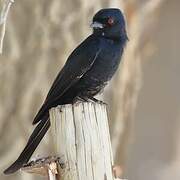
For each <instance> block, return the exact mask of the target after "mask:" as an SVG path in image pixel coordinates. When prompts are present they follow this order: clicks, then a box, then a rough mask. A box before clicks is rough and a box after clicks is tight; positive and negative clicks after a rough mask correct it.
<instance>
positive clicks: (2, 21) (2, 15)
mask: <svg viewBox="0 0 180 180" xmlns="http://www.w3.org/2000/svg"><path fill="white" fill-rule="evenodd" d="M13 2H14V0H6V1H5V2H4V3H2V4H3V5H2V10H1V12H0V54H1V53H2V49H3V40H4V36H5V31H6V21H7V16H8V12H9V9H10V7H11V5H12V3H13Z"/></svg>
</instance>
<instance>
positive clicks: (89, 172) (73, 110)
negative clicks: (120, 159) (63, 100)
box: [50, 102, 114, 180]
mask: <svg viewBox="0 0 180 180" xmlns="http://www.w3.org/2000/svg"><path fill="white" fill-rule="evenodd" d="M50 119H51V131H52V134H53V140H54V153H55V155H56V156H59V157H60V158H62V159H63V161H64V168H60V177H61V178H60V179H61V180H113V179H114V177H113V172H112V165H113V157H112V151H111V142H110V135H109V127H108V118H107V110H106V105H105V104H103V103H92V102H86V103H76V104H73V105H70V104H68V105H63V106H58V107H56V108H53V109H51V110H50Z"/></svg>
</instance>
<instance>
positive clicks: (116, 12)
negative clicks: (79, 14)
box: [91, 8, 128, 40]
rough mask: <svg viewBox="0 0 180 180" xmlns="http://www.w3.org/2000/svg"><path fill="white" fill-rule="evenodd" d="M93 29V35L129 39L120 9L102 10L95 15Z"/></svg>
mask: <svg viewBox="0 0 180 180" xmlns="http://www.w3.org/2000/svg"><path fill="white" fill-rule="evenodd" d="M91 27H92V28H93V33H94V34H98V35H100V36H104V37H107V38H111V39H124V40H127V39H128V37H127V33H126V23H125V19H124V16H123V13H122V12H121V11H120V9H116V8H107V9H101V10H100V11H98V12H97V13H96V14H95V15H94V17H93V22H92V24H91Z"/></svg>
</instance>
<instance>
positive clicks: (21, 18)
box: [0, 0, 180, 180]
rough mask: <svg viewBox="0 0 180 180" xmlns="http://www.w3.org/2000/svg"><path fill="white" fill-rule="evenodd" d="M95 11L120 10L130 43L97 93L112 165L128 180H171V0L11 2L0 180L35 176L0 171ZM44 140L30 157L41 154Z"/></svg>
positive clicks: (177, 101) (175, 97) (0, 86)
mask: <svg viewBox="0 0 180 180" xmlns="http://www.w3.org/2000/svg"><path fill="white" fill-rule="evenodd" d="M2 2H3V0H1V3H2ZM102 7H118V8H120V9H122V10H123V11H124V13H125V15H126V19H127V28H128V34H129V39H130V41H129V42H128V44H127V47H126V51H125V54H124V57H123V61H122V63H121V66H120V68H119V71H118V73H117V74H116V76H115V77H114V79H113V81H112V82H111V83H110V85H109V86H108V87H107V88H106V90H105V92H104V95H103V98H104V99H105V101H106V102H108V105H109V113H110V122H109V123H110V131H111V138H112V146H113V152H114V159H115V163H116V164H120V165H121V167H122V169H123V175H122V177H125V178H128V179H129V180H150V179H153V180H169V179H173V180H179V178H180V171H179V169H180V163H179V161H180V145H179V144H180V143H179V142H180V133H179V132H180V131H179V128H180V123H179V119H180V96H179V92H180V85H179V76H180V71H179V69H180V61H179V58H180V50H179V48H180V36H179V35H178V33H179V32H180V21H179V18H180V11H179V7H180V1H179V0H171V1H168V0H91V1H88V0H66V1H65V2H64V1H62V0H51V1H48V0H39V1H36V0H32V1H28V0H22V1H18V0H15V3H14V4H13V6H12V7H11V10H10V12H9V15H8V22H7V27H6V35H5V41H4V49H3V54H2V55H0V140H1V143H0V162H1V163H0V179H1V180H11V179H13V180H16V179H18V180H19V179H27V180H37V179H40V178H39V177H38V176H35V177H34V176H31V175H29V174H25V173H22V172H19V173H16V174H14V175H11V176H4V175H3V174H2V171H3V169H5V167H7V166H8V165H9V164H10V163H11V162H12V161H13V160H14V159H15V158H16V157H17V156H18V155H19V153H20V151H21V150H22V148H23V147H24V145H25V143H26V141H27V138H28V137H29V135H30V133H31V131H32V129H33V127H32V125H31V122H32V119H33V117H34V115H35V113H36V112H37V110H38V108H39V106H40V105H41V103H42V101H43V99H44V98H45V96H46V93H47V91H48V89H49V87H50V85H51V83H52V81H53V79H54V78H55V76H56V74H57V73H58V71H59V69H60V68H61V67H62V65H63V63H64V62H65V61H66V59H67V56H68V55H69V53H70V52H71V51H72V50H73V49H74V48H75V47H76V46H77V44H78V43H80V42H81V41H82V40H83V39H84V38H85V37H86V36H87V35H88V34H89V33H91V29H90V28H89V24H90V22H91V18H92V16H93V14H94V13H95V12H96V11H97V10H99V9H100V8H102ZM49 137H50V135H47V136H46V138H44V140H43V142H42V143H41V145H40V147H39V148H38V150H37V151H36V153H35V154H34V157H36V156H37V154H41V155H47V154H48V152H49V151H50V149H51V143H50V140H49Z"/></svg>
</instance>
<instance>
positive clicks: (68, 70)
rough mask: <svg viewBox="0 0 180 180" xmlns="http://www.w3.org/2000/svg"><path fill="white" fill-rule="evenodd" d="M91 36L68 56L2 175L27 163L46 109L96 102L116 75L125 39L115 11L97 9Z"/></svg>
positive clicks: (46, 120) (44, 129)
mask: <svg viewBox="0 0 180 180" xmlns="http://www.w3.org/2000/svg"><path fill="white" fill-rule="evenodd" d="M91 27H92V28H93V33H92V34H91V35H90V36H89V37H88V38H87V39H86V40H84V41H83V42H82V43H81V44H80V45H79V46H78V47H77V48H76V49H75V50H74V51H73V52H72V53H71V55H70V56H69V58H68V59H67V62H66V63H65V65H64V67H63V68H62V70H61V71H60V72H59V74H58V75H57V77H56V79H55V81H54V83H53V84H52V87H51V88H50V91H49V93H48V95H47V97H46V99H45V101H44V103H43V105H42V107H41V108H40V110H39V112H38V113H37V115H36V116H35V118H34V121H33V124H36V123H38V124H37V126H36V128H35V130H34V131H33V133H32V135H31V136H30V138H29V140H28V142H27V145H26V146H25V148H24V150H23V151H22V153H21V154H20V156H19V157H18V159H17V160H16V161H15V162H14V163H13V164H12V165H11V166H10V167H9V168H7V169H6V170H5V171H4V173H5V174H10V173H14V172H15V171H17V170H19V169H20V168H21V167H22V166H23V165H24V164H25V163H27V162H28V160H29V159H30V157H31V155H32V154H33V152H34V151H35V149H36V147H37V146H38V144H39V143H40V141H41V139H42V138H43V136H44V135H45V133H46V132H47V130H48V129H49V127H50V120H49V109H50V108H52V107H55V106H57V105H62V104H69V103H73V102H75V101H76V100H78V99H81V100H89V99H91V100H94V101H95V100H96V99H95V98H94V96H95V95H96V94H98V93H99V92H100V91H101V90H102V89H103V88H104V86H105V85H106V84H107V82H108V81H109V80H110V79H111V78H112V76H113V75H114V73H115V72H116V70H117V68H118V66H119V63H120V59H121V56H122V53H123V49H124V47H125V44H126V42H127V40H128V37H127V34H126V28H125V19H124V17H123V14H122V12H121V11H120V10H119V9H115V8H108V9H101V10H100V11H98V12H97V13H96V14H95V15H94V17H93V22H92V24H91Z"/></svg>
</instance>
